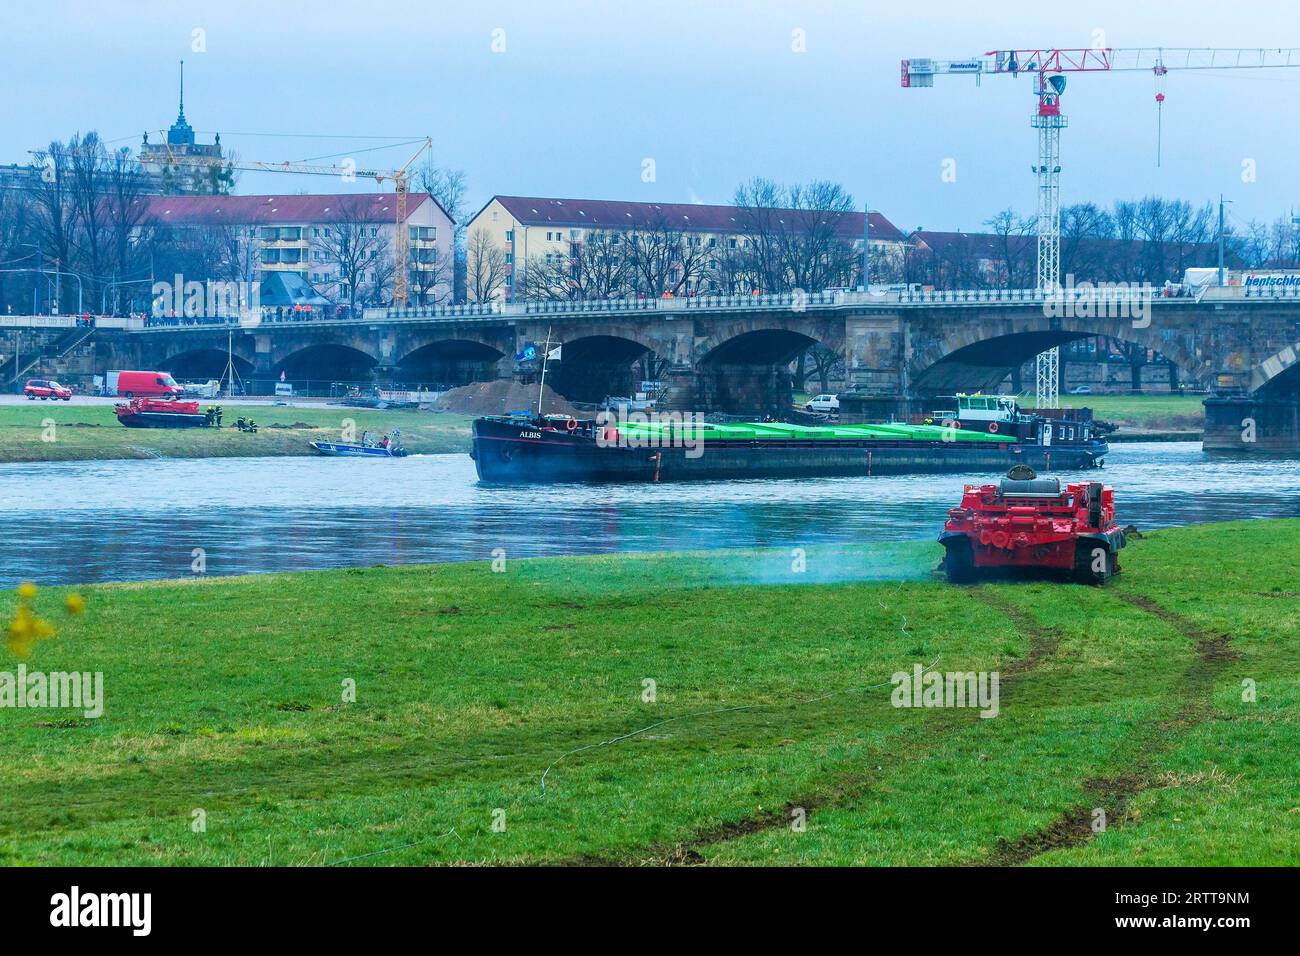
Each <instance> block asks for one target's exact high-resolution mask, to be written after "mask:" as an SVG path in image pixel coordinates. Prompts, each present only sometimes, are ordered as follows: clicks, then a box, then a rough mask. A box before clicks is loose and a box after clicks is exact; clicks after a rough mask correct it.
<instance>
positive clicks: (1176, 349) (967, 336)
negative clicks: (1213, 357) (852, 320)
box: [907, 315, 1211, 393]
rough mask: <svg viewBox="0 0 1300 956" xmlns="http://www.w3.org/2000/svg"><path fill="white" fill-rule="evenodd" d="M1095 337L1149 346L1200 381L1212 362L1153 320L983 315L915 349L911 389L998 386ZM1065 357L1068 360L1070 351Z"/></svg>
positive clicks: (932, 390)
mask: <svg viewBox="0 0 1300 956" xmlns="http://www.w3.org/2000/svg"><path fill="white" fill-rule="evenodd" d="M1095 336H1104V337H1108V338H1112V339H1115V340H1117V341H1120V342H1124V343H1127V344H1130V345H1136V346H1138V347H1140V348H1141V349H1144V350H1145V349H1150V350H1152V351H1154V352H1156V353H1158V354H1159V355H1161V356H1162V357H1163V358H1164V359H1165V360H1166V361H1168V362H1171V363H1172V364H1173V366H1174V367H1175V368H1176V369H1177V375H1178V376H1179V377H1180V378H1182V379H1190V380H1195V381H1200V380H1203V379H1205V378H1206V377H1207V376H1208V375H1209V374H1210V372H1211V368H1210V363H1209V362H1208V361H1207V360H1203V359H1200V358H1199V357H1198V355H1197V354H1196V353H1195V352H1194V351H1192V350H1190V349H1189V348H1188V346H1187V344H1186V343H1185V341H1184V340H1183V337H1182V336H1180V335H1178V334H1176V333H1175V334H1165V333H1164V332H1163V331H1162V330H1160V329H1159V328H1157V327H1156V325H1155V324H1152V325H1148V326H1145V327H1142V326H1134V324H1133V322H1132V321H1131V320H1129V319H1098V318H1079V319H1070V318H1050V317H1048V316H1043V315H1035V316H1033V317H1026V316H1016V317H1012V318H1005V319H998V318H992V319H990V318H988V317H987V316H985V317H981V318H980V319H979V320H978V321H958V322H954V323H952V325H951V326H949V327H947V328H946V329H945V331H944V334H943V335H942V336H941V337H939V338H937V339H934V340H931V341H930V342H928V343H927V344H926V345H925V346H924V347H923V348H921V349H918V350H916V351H915V352H914V353H913V355H912V358H911V360H910V361H909V362H908V368H907V373H908V375H907V377H908V383H909V386H910V388H911V390H912V391H915V392H921V393H941V392H953V391H976V390H986V391H988V390H994V389H996V388H997V387H998V386H999V385H1000V384H1001V383H1002V382H1003V381H1004V380H1005V379H1006V378H1007V376H1008V375H1013V373H1014V372H1016V371H1017V370H1018V369H1019V368H1020V367H1021V366H1022V365H1024V363H1025V362H1028V361H1029V360H1030V359H1032V358H1033V357H1034V356H1036V355H1038V354H1039V353H1040V352H1044V351H1046V350H1048V349H1051V348H1055V347H1059V346H1068V345H1069V344H1070V343H1072V342H1077V341H1081V340H1085V339H1089V338H1092V337H1095ZM1063 360H1064V361H1066V362H1067V364H1068V362H1069V353H1068V351H1066V352H1064V353H1063Z"/></svg>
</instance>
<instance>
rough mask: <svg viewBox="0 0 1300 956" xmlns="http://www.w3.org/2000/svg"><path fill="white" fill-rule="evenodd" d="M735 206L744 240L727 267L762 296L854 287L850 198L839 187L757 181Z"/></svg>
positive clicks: (743, 189)
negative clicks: (835, 286) (750, 284)
mask: <svg viewBox="0 0 1300 956" xmlns="http://www.w3.org/2000/svg"><path fill="white" fill-rule="evenodd" d="M732 201H733V203H734V204H735V205H736V206H737V207H738V208H739V210H740V213H739V216H738V219H739V223H738V226H739V229H740V231H741V232H742V233H743V234H744V236H745V239H746V241H745V242H744V243H743V244H742V246H741V251H740V252H739V254H738V255H737V256H736V258H737V259H738V262H736V263H734V264H731V265H729V266H728V267H727V268H728V270H729V271H732V272H735V273H737V274H739V275H741V276H743V277H744V278H745V279H747V280H748V281H749V282H750V283H752V285H753V288H755V289H758V290H760V291H764V292H788V291H790V290H791V289H804V290H807V291H811V290H819V289H824V288H827V287H828V286H832V285H846V284H849V283H852V282H853V281H854V278H855V277H856V276H860V274H861V258H860V255H859V253H858V252H857V250H856V249H855V243H856V241H857V240H858V238H859V236H858V235H857V234H856V230H855V229H853V228H852V227H851V226H850V223H852V222H854V220H853V219H852V218H851V214H852V213H853V212H854V211H855V207H854V202H853V197H852V196H851V195H849V193H848V192H846V191H845V190H844V187H842V186H840V185H839V184H838V183H832V182H826V181H824V180H818V181H814V182H811V183H807V184H802V185H801V184H796V185H793V186H782V185H780V184H778V183H775V182H773V181H772V180H768V179H762V178H755V179H752V180H750V181H749V182H747V183H742V184H741V185H740V186H739V187H738V188H737V189H736V194H735V197H734V199H733V200H732Z"/></svg>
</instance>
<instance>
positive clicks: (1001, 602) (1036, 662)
mask: <svg viewBox="0 0 1300 956" xmlns="http://www.w3.org/2000/svg"><path fill="white" fill-rule="evenodd" d="M964 590H965V591H966V593H967V595H969V596H970V598H971V599H972V600H975V601H979V602H980V603H981V604H984V605H985V606H987V607H989V608H991V609H992V610H994V611H997V612H998V613H1000V614H1002V615H1003V616H1004V617H1005V618H1007V620H1009V621H1010V622H1011V623H1012V624H1013V625H1014V626H1015V627H1016V629H1017V630H1018V631H1019V632H1020V633H1021V634H1024V635H1027V636H1028V638H1029V647H1028V649H1027V650H1026V652H1025V656H1024V657H1020V658H1017V659H1015V660H1013V661H1010V662H1009V663H1008V664H1007V665H1006V666H1005V667H1003V668H1001V674H1002V681H1001V688H1000V693H1001V695H1003V696H1005V695H1007V694H1008V693H1010V694H1014V693H1015V686H1016V683H1017V679H1018V678H1019V677H1022V676H1023V675H1025V674H1028V673H1030V672H1032V671H1033V670H1035V669H1036V668H1037V667H1039V666H1040V665H1041V664H1042V663H1043V662H1044V661H1046V660H1048V659H1050V658H1051V657H1052V656H1053V655H1054V654H1055V653H1056V652H1057V649H1058V648H1059V647H1060V643H1061V633H1060V631H1059V630H1058V629H1057V628H1055V627H1048V626H1045V625H1042V624H1039V623H1038V622H1037V621H1036V620H1035V619H1034V618H1033V617H1032V616H1031V615H1030V614H1029V613H1028V612H1026V611H1025V610H1024V609H1022V608H1020V607H1018V606H1016V605H1015V604H1013V603H1011V602H1010V601H1008V600H1006V598H1005V597H1003V596H1002V595H1001V594H1000V593H998V592H997V591H995V590H992V589H990V588H987V587H975V588H966V589H964ZM931 719H932V724H931V725H930V726H929V727H927V728H926V729H925V730H924V731H923V732H922V734H923V735H922V739H921V741H920V742H919V744H918V746H917V747H916V748H915V749H911V750H906V751H904V752H901V753H893V752H882V753H878V754H875V755H873V756H872V758H871V759H872V762H875V763H878V764H879V767H878V769H879V770H883V769H885V768H886V767H888V768H889V769H893V768H894V767H895V766H897V765H898V764H899V763H901V762H903V761H906V760H911V759H916V758H917V757H925V756H928V755H929V754H931V753H932V752H933V750H934V749H935V748H936V747H937V746H938V745H939V744H940V743H941V742H942V741H943V740H944V739H945V738H946V737H947V736H948V735H949V734H951V733H954V732H956V731H959V730H961V729H963V728H966V727H968V726H970V725H971V723H972V721H973V720H978V717H972V716H970V715H968V714H966V713H964V712H962V711H957V710H941V711H938V712H937V713H935V714H934V715H933V717H932V718H931ZM878 782H879V774H878V773H876V772H869V773H867V774H866V775H865V776H863V775H862V774H861V773H852V774H849V773H843V774H840V775H838V776H837V777H836V778H835V779H834V780H833V781H832V782H830V784H829V785H827V786H823V787H821V788H819V789H818V790H816V791H815V792H812V793H809V794H806V795H804V796H803V797H801V798H799V799H795V800H789V801H786V803H785V804H783V805H782V806H781V807H779V808H776V809H772V810H765V811H762V812H760V813H756V814H753V815H751V816H748V817H745V818H743V819H740V820H733V821H728V822H725V823H719V824H714V825H712V826H709V827H705V828H703V829H701V830H698V831H696V833H695V834H694V835H693V836H690V837H688V838H687V839H685V840H682V841H680V842H677V843H674V844H672V845H671V846H667V845H662V844H661V845H658V846H652V847H648V848H647V849H646V850H644V851H642V852H636V851H627V852H624V853H621V854H618V855H613V856H611V855H605V854H599V853H595V854H584V855H581V856H577V857H571V858H569V859H566V860H561V861H558V863H557V864H556V865H560V866H627V865H660V866H673V865H685V866H691V865H697V864H702V863H707V862H708V860H707V859H706V858H705V857H704V856H703V855H702V854H701V852H700V851H701V850H703V849H705V848H707V847H710V846H716V845H718V844H720V843H726V842H728V841H730V840H736V839H740V838H742V837H747V836H751V835H753V834H755V833H762V832H764V831H766V830H773V829H778V828H781V827H786V826H789V825H790V819H791V814H793V813H794V811H795V810H800V809H801V810H803V811H804V812H805V813H806V814H807V816H808V818H809V819H811V817H812V815H813V814H814V813H815V812H816V811H818V810H822V809H828V808H829V809H833V808H835V807H838V806H841V805H843V804H846V803H854V802H857V801H859V800H861V799H862V798H864V797H866V796H868V795H869V794H870V793H871V792H872V788H873V787H874V786H875V785H876V784H877V783H878Z"/></svg>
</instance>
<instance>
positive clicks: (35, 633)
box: [5, 604, 55, 660]
mask: <svg viewBox="0 0 1300 956" xmlns="http://www.w3.org/2000/svg"><path fill="white" fill-rule="evenodd" d="M54 636H55V631H54V626H53V625H51V624H50V622H49V621H43V620H41V619H40V618H39V617H37V616H36V615H34V614H32V612H31V609H30V608H28V607H27V606H26V605H23V604H20V605H18V609H17V610H16V611H15V612H14V619H13V620H12V621H10V622H9V629H8V633H7V635H6V639H5V644H6V646H7V647H8V648H9V651H10V653H12V654H13V655H14V656H15V657H17V658H18V659H19V660H26V659H27V657H28V655H30V654H31V652H32V648H33V647H34V646H35V645H36V642H37V641H48V640H50V639H51V638H53V637H54Z"/></svg>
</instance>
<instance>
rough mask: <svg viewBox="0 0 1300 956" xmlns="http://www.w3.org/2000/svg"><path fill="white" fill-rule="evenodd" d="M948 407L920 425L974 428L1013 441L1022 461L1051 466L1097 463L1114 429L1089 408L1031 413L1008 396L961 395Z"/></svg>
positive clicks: (1101, 457) (1075, 465)
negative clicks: (1097, 417)
mask: <svg viewBox="0 0 1300 956" xmlns="http://www.w3.org/2000/svg"><path fill="white" fill-rule="evenodd" d="M952 401H953V404H952V407H950V408H947V409H943V410H940V411H935V412H932V413H931V414H930V415H928V416H926V418H925V423H926V424H933V425H946V426H948V427H951V428H958V429H964V430H967V431H971V430H973V431H980V432H984V433H986V434H989V435H999V436H1002V437H1004V438H1011V439H1014V440H1015V441H1016V443H1017V444H1018V446H1019V447H1020V449H1021V452H1022V455H1023V459H1024V460H1023V462H1022V463H1023V464H1027V465H1030V466H1031V467H1034V468H1043V469H1047V470H1051V467H1052V464H1053V462H1055V463H1056V466H1057V467H1058V468H1064V469H1076V468H1092V467H1101V466H1102V465H1103V464H1105V462H1104V461H1103V459H1104V457H1105V456H1106V454H1107V453H1108V452H1109V451H1110V445H1109V444H1108V443H1107V442H1106V440H1105V438H1104V436H1105V435H1106V434H1107V433H1109V432H1110V431H1113V430H1114V426H1113V425H1110V424H1108V423H1106V422H1100V421H1096V420H1094V419H1093V417H1092V409H1090V408H1044V409H1034V410H1033V412H1032V413H1027V412H1025V411H1023V410H1021V408H1020V405H1019V404H1018V403H1017V402H1016V400H1015V398H1013V397H1012V396H1010V395H984V394H979V393H977V394H974V395H965V394H962V393H960V392H959V393H957V394H956V395H954V396H953V397H952Z"/></svg>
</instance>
